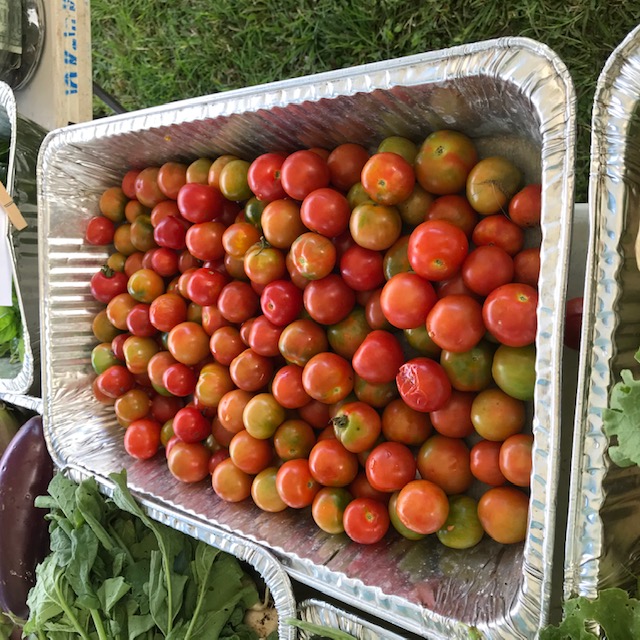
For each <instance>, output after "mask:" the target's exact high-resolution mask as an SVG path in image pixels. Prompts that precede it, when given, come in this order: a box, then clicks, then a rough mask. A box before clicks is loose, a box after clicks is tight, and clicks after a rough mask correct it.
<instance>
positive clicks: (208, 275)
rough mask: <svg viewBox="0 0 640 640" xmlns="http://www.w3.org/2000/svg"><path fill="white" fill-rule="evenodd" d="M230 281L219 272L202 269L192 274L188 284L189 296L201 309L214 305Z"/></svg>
mask: <svg viewBox="0 0 640 640" xmlns="http://www.w3.org/2000/svg"><path fill="white" fill-rule="evenodd" d="M228 281H229V280H228V278H227V277H226V276H224V275H223V274H222V273H220V272H219V271H212V270H211V269H205V268H204V267H200V268H199V269H196V270H195V271H194V272H193V273H192V274H191V277H190V278H189V280H188V282H187V286H186V290H187V296H188V297H189V300H191V301H192V302H195V303H196V304H198V305H200V306H201V307H206V306H210V305H214V304H216V302H217V301H218V297H219V296H220V292H221V291H222V289H223V287H224V286H225V285H226V284H227V283H228Z"/></svg>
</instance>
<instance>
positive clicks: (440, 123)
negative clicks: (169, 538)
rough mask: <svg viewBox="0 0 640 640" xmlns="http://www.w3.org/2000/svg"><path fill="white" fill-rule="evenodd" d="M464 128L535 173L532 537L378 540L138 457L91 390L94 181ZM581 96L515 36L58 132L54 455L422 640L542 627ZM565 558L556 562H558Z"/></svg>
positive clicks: (45, 161) (42, 229)
mask: <svg viewBox="0 0 640 640" xmlns="http://www.w3.org/2000/svg"><path fill="white" fill-rule="evenodd" d="M441 128H455V129H459V130H461V131H464V132H466V133H468V134H469V135H471V136H472V137H473V138H474V139H475V141H476V143H477V145H478V148H479V150H480V152H481V155H483V156H487V155H490V154H498V153H499V154H503V155H506V156H507V157H509V158H511V159H512V160H513V161H514V162H515V163H516V164H518V165H519V166H520V167H521V168H522V169H523V171H524V172H525V177H526V180H527V181H541V182H542V186H543V199H542V225H543V229H544V232H543V234H542V250H541V276H540V298H539V308H538V320H539V331H538V335H537V340H536V343H537V357H536V370H537V381H536V390H535V401H534V411H533V419H532V425H531V428H532V431H533V433H534V435H535V446H534V452H533V459H534V460H533V464H534V468H533V474H532V491H531V502H530V522H529V527H528V533H527V537H526V540H525V542H524V544H519V545H510V546H502V545H499V544H496V543H494V542H493V541H491V540H488V539H485V540H483V541H482V543H481V544H479V545H478V546H476V547H475V548H473V549H471V550H468V551H456V550H452V549H447V548H445V547H443V546H442V545H440V544H439V543H438V541H437V540H434V539H432V538H428V539H425V540H424V541H421V542H419V543H412V542H409V541H407V540H403V539H400V538H399V537H398V536H394V535H389V536H387V537H386V538H385V540H384V541H382V542H381V543H379V544H377V545H374V546H361V545H357V544H354V543H351V542H350V541H349V540H348V539H347V538H346V536H345V535H344V534H343V535H338V536H332V535H329V534H325V533H323V532H322V531H320V530H319V529H318V528H316V527H315V526H314V524H313V522H312V520H311V517H310V514H309V513H308V510H303V511H302V512H299V511H294V510H287V511H285V512H282V513H280V514H275V515H274V514H267V513H264V512H261V511H260V510H259V509H258V508H257V507H255V506H254V505H253V504H251V502H250V501H245V502H243V503H240V504H235V505H231V504H226V503H224V502H222V501H221V500H219V499H218V498H217V497H216V496H215V494H214V493H213V491H212V489H211V487H210V486H205V484H204V483H203V484H200V485H197V486H190V485H184V484H183V485H180V484H179V483H177V482H175V481H174V480H173V478H172V476H171V474H170V473H169V472H168V470H167V468H166V464H165V463H164V461H163V460H153V461H148V462H140V461H135V460H133V459H132V458H129V457H128V456H127V455H126V453H125V451H124V448H123V444H122V429H121V427H120V426H119V425H118V424H117V422H116V420H115V418H114V416H113V412H112V409H111V408H108V407H105V406H102V405H98V404H97V403H96V402H94V401H93V399H92V393H91V388H90V383H91V380H92V378H93V374H92V370H91V366H90V361H89V356H90V352H91V349H92V347H93V346H94V344H95V341H94V337H93V335H92V332H91V320H92V317H93V315H94V314H95V313H96V312H97V310H98V309H99V308H100V307H99V306H98V305H97V304H96V303H95V302H94V301H93V300H92V298H91V295H90V292H89V279H90V277H91V276H92V275H93V273H95V271H96V270H97V269H98V268H99V267H100V266H101V265H102V264H103V263H104V261H105V259H106V257H107V251H106V250H105V249H104V248H100V247H90V246H88V245H86V244H85V243H84V241H83V236H84V229H85V227H86V224H87V221H88V220H89V218H90V217H91V216H92V215H94V214H95V212H96V208H97V202H98V199H99V196H100V193H101V191H102V190H104V189H105V188H106V187H108V186H111V185H113V184H117V183H118V182H119V181H120V180H121V178H122V176H123V174H124V172H125V171H126V170H127V169H129V168H131V167H142V166H145V165H154V164H155V165H159V164H161V163H162V162H164V161H166V160H169V159H176V158H178V159H183V160H185V161H189V160H193V159H195V158H197V157H199V156H207V155H208V156H215V155H218V154H221V153H234V154H236V155H239V156H243V157H245V158H247V159H252V158H254V157H255V156H257V155H258V154H260V153H262V152H265V151H268V150H273V149H275V148H277V149H281V150H284V151H292V150H295V149H298V148H303V147H308V146H323V147H326V148H332V147H334V146H336V145H337V144H340V143H342V142H346V141H352V142H357V143H360V144H363V145H364V146H366V147H367V148H369V149H370V150H374V149H375V148H376V146H377V144H378V143H379V142H380V140H381V139H382V138H384V137H386V136H389V135H392V134H395V135H403V136H406V137H408V138H411V139H413V140H415V141H421V140H423V139H424V137H425V136H426V135H427V134H428V133H430V132H431V131H433V130H436V129H441ZM574 145H575V96H574V92H573V86H572V83H571V79H570V77H569V74H568V72H567V69H566V68H565V66H564V65H563V64H562V62H561V61H560V60H559V59H558V58H557V57H556V55H555V54H554V53H553V52H552V51H551V50H550V49H548V48H547V47H546V46H544V45H541V44H539V43H537V42H535V41H531V40H527V39H519V38H506V39H500V40H494V41H490V42H483V43H478V44H474V45H468V46H463V47H457V48H453V49H448V50H445V51H436V52H431V53H425V54H420V55H416V56H411V57H408V58H403V59H397V60H391V61H386V62H381V63H375V64H371V65H365V66H362V67H355V68H351V69H343V70H339V71H335V72H329V73H324V74H319V75H316V76H310V77H306V78H298V79H295V80H287V81H283V82H278V83H274V84H269V85H264V86H259V87H251V88H247V89H242V90H239V91H232V92H228V93H221V94H217V95H213V96H206V97H203V98H197V99H193V100H188V101H182V102H177V103H173V104H169V105H165V106H163V107H159V108H154V109H149V110H145V111H141V112H137V113H130V114H124V115H121V116H114V117H111V118H107V119H104V120H100V121H97V122H93V123H87V124H81V125H76V126H73V127H69V128H65V129H61V130H58V131H56V132H53V133H51V134H50V135H49V136H48V137H47V139H46V140H45V142H44V144H43V148H42V151H41V154H40V160H39V172H38V175H39V201H40V203H41V209H40V217H39V242H40V246H41V247H42V260H41V273H40V276H41V279H40V285H41V295H42V298H43V300H46V301H47V303H46V304H44V305H43V306H42V308H41V311H42V320H41V324H42V327H43V335H42V350H43V351H42V354H43V398H44V424H45V431H46V437H47V439H48V443H49V447H50V449H51V451H52V453H53V455H54V457H55V459H56V462H57V463H58V465H59V466H62V467H65V466H69V465H73V466H74V467H75V468H78V469H82V470H84V471H85V472H87V473H91V474H93V475H95V476H96V477H97V478H98V480H99V481H100V479H104V478H105V477H106V476H107V475H108V473H109V472H111V471H115V470H119V469H121V468H123V467H125V468H127V470H128V474H129V481H130V483H131V486H132V489H133V490H134V491H136V492H138V493H140V494H142V495H144V497H145V499H146V501H147V504H148V505H151V506H153V507H154V508H157V509H161V510H165V511H166V512H167V513H170V514H171V515H172V517H173V518H174V519H175V521H176V522H178V523H179V522H182V521H183V520H184V521H188V522H190V523H193V526H194V528H195V531H197V532H199V533H200V534H201V535H207V532H208V531H209V530H210V529H211V528H212V527H217V528H222V529H224V530H226V531H229V532H234V533H237V534H239V535H242V536H243V537H245V538H246V539H248V540H251V541H253V542H256V543H259V544H261V545H263V546H265V547H268V548H270V549H271V550H272V551H273V553H274V554H275V555H276V556H277V557H278V558H279V559H280V560H281V562H282V563H283V565H284V567H285V568H286V570H287V571H288V573H289V574H290V575H291V576H293V577H295V578H296V579H298V580H299V581H300V582H302V583H305V584H307V585H310V586H312V587H314V588H315V589H318V590H320V591H322V592H324V593H326V594H328V595H331V596H333V597H335V598H336V599H339V600H340V601H342V602H345V603H347V604H352V605H354V606H355V607H357V608H359V609H361V610H363V611H365V612H369V613H372V614H373V615H377V616H378V617H380V618H383V619H385V620H388V621H389V622H390V623H391V624H393V625H397V626H398V627H400V628H404V629H406V630H408V631H411V632H413V633H416V634H419V635H421V636H423V637H429V638H447V639H454V638H467V637H469V633H470V632H471V628H477V629H478V630H480V631H481V632H482V633H483V634H484V636H485V637H487V638H510V639H511V638H528V637H531V636H532V635H533V634H535V631H536V630H537V629H538V628H539V627H540V626H543V625H544V624H546V621H547V619H548V615H549V601H550V594H551V590H552V570H551V567H552V562H553V560H554V547H555V541H556V540H555V533H556V532H555V523H556V504H557V501H558V497H559V493H560V492H562V491H564V490H565V485H564V484H563V485H562V486H561V487H560V486H559V482H558V472H559V460H560V452H561V448H562V447H563V446H565V447H566V444H565V443H564V442H563V440H562V439H561V429H560V423H561V420H560V400H561V397H560V396H561V378H562V375H561V368H562V330H563V323H564V314H563V310H564V302H565V288H566V282H567V271H568V258H569V244H570V242H569V240H570V237H571V227H572V207H573V193H574V181H573V162H574ZM560 567H562V565H561V563H560Z"/></svg>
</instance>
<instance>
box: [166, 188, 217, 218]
mask: <svg viewBox="0 0 640 640" xmlns="http://www.w3.org/2000/svg"><path fill="white" fill-rule="evenodd" d="M177 202H178V209H179V211H180V214H181V215H182V217H183V218H184V219H185V220H188V221H189V222H209V221H211V220H217V219H218V218H219V217H220V216H221V215H222V213H223V206H224V196H223V195H222V193H220V191H219V190H218V189H216V188H215V187H212V186H209V185H206V184H198V183H197V182H189V183H187V184H185V185H184V186H183V187H181V189H180V191H179V192H178V198H177Z"/></svg>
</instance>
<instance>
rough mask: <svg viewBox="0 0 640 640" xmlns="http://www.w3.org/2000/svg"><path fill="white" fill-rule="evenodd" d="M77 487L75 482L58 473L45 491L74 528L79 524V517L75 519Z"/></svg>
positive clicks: (37, 502) (38, 504) (37, 504)
mask: <svg viewBox="0 0 640 640" xmlns="http://www.w3.org/2000/svg"><path fill="white" fill-rule="evenodd" d="M77 486H78V485H77V484H76V483H75V482H73V481H72V480H69V479H68V478H66V477H65V476H63V475H62V474H61V473H58V474H56V475H55V476H53V478H52V480H51V482H50V483H49V488H48V489H47V491H48V492H49V495H51V497H52V498H53V499H54V500H55V501H56V505H57V508H58V509H60V510H61V511H62V513H63V514H64V516H65V518H67V520H69V523H70V524H71V525H72V526H74V527H75V526H79V525H80V524H81V519H80V518H79V515H78V517H77V518H76V488H77ZM36 506H40V503H39V501H38V499H36Z"/></svg>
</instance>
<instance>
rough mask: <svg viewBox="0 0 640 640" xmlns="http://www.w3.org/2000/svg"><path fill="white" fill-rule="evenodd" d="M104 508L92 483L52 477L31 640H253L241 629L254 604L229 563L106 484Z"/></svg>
mask: <svg viewBox="0 0 640 640" xmlns="http://www.w3.org/2000/svg"><path fill="white" fill-rule="evenodd" d="M110 477H111V479H112V480H113V482H114V483H115V489H114V494H113V498H112V499H107V498H104V497H103V496H102V495H101V494H100V492H99V490H98V485H97V483H96V482H95V480H93V479H88V480H85V481H83V482H82V483H80V484H79V485H78V484H76V483H74V482H72V481H71V480H69V479H67V478H65V477H64V476H62V475H60V474H58V475H56V476H55V477H54V478H53V480H52V481H51V483H50V485H49V495H48V496H40V497H38V498H37V499H36V504H37V505H38V506H39V507H46V508H48V509H50V513H49V514H48V515H47V518H48V519H49V520H50V526H49V530H50V538H51V553H50V554H49V555H48V556H47V557H46V558H45V560H44V562H42V564H40V565H39V566H38V567H37V570H36V576H37V580H36V585H35V587H34V588H33V589H32V590H31V591H30V593H29V598H28V605H29V610H30V617H29V620H28V621H26V623H25V626H24V633H25V634H26V635H25V637H27V638H29V639H31V640H41V639H44V638H47V639H51V640H68V639H70V638H78V637H79V638H82V639H83V640H96V639H97V640H115V639H118V640H119V639H120V638H122V639H123V640H127V639H128V640H156V639H158V640H159V639H160V638H166V639H167V640H209V639H212V640H215V638H221V639H227V640H233V639H236V640H257V638H258V634H257V633H256V632H255V631H254V630H253V629H252V628H251V627H249V626H247V624H245V623H244V615H245V613H246V610H247V609H248V608H249V607H251V606H253V605H255V604H256V603H257V602H259V594H258V591H257V588H256V586H255V583H254V582H253V581H252V580H251V579H250V578H249V577H248V575H247V574H245V572H244V570H243V569H242V567H241V566H240V564H239V562H238V560H237V559H236V558H235V557H233V556H231V555H229V554H227V553H224V552H223V551H220V550H219V549H214V548H213V547H210V546H209V545H207V544H205V543H203V542H199V541H197V540H194V539H193V538H191V537H190V536H187V535H185V534H183V533H182V532H180V531H176V530H174V529H172V528H170V527H167V526H165V525H163V524H160V523H158V522H155V521H154V520H152V519H150V518H149V517H148V516H147V515H146V514H145V513H144V511H142V509H141V508H140V506H139V505H138V503H137V502H136V501H135V500H134V498H133V496H132V495H131V493H130V492H129V490H128V488H127V482H126V474H125V472H122V473H120V474H112V475H111V476H110Z"/></svg>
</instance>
